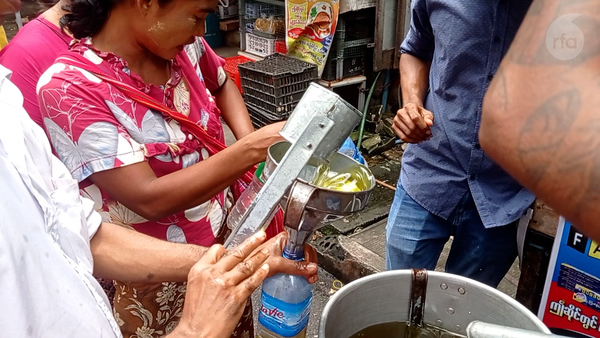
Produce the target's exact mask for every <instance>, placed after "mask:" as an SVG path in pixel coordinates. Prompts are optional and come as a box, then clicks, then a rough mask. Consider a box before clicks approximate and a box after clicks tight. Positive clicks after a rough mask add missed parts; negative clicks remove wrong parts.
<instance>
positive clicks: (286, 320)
mask: <svg viewBox="0 0 600 338" xmlns="http://www.w3.org/2000/svg"><path fill="white" fill-rule="evenodd" d="M283 257H285V258H287V259H292V260H298V261H300V260H302V259H303V258H304V246H303V245H299V246H293V245H291V244H289V243H288V245H287V246H286V247H285V249H284V251H283ZM312 290H313V285H312V284H309V283H308V281H307V280H306V278H304V277H301V276H294V275H286V274H281V273H280V274H277V275H275V276H273V277H271V278H267V279H265V281H264V282H263V285H262V294H261V302H260V312H259V314H258V330H257V337H261V338H280V337H287V338H289V337H293V338H303V337H306V326H307V324H308V318H309V315H310V304H311V302H312Z"/></svg>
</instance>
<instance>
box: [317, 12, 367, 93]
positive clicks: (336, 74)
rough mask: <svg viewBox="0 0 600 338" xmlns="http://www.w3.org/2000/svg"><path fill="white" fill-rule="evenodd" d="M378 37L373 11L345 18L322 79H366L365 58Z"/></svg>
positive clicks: (347, 15) (343, 17)
mask: <svg viewBox="0 0 600 338" xmlns="http://www.w3.org/2000/svg"><path fill="white" fill-rule="evenodd" d="M374 37H375V11H374V9H373V8H370V9H363V10H360V11H356V12H349V13H344V14H341V15H340V17H339V22H338V26H337V28H336V30H335V36H334V38H333V43H332V44H331V50H330V51H329V55H328V57H327V62H326V63H325V69H324V70H323V74H322V75H321V79H323V80H327V81H333V80H341V79H343V78H346V77H350V76H356V75H363V74H364V70H365V56H366V54H367V52H368V51H369V46H371V45H372V44H373V42H374Z"/></svg>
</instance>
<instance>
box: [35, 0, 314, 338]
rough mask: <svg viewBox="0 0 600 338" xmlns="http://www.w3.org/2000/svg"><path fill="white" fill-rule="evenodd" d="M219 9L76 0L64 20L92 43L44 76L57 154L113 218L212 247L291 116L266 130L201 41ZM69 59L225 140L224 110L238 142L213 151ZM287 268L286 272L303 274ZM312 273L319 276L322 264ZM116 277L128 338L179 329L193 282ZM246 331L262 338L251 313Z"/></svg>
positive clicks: (45, 106)
mask: <svg viewBox="0 0 600 338" xmlns="http://www.w3.org/2000/svg"><path fill="white" fill-rule="evenodd" d="M216 5H217V0H136V1H124V0H112V1H107V0H72V1H71V4H70V8H69V12H70V14H67V15H65V16H64V17H63V18H62V19H61V24H62V25H64V26H66V27H67V28H68V29H69V31H70V32H71V33H72V34H73V36H74V37H75V38H77V39H80V41H79V42H78V43H76V44H75V45H74V46H73V47H72V48H71V51H70V52H68V53H67V54H65V55H64V57H63V58H62V59H61V58H60V57H59V59H58V60H57V61H56V63H55V64H54V65H52V66H51V67H50V68H49V69H48V70H47V71H46V72H45V73H44V74H43V75H42V77H41V78H40V81H39V83H38V99H39V103H40V110H41V112H42V117H43V121H44V124H45V127H46V130H47V133H48V135H49V137H50V139H51V141H52V144H53V147H54V150H55V151H56V153H57V154H58V156H59V157H60V159H61V160H62V161H63V162H64V163H65V164H66V165H67V167H68V168H69V170H70V171H71V174H72V175H73V176H74V177H75V178H76V179H77V180H78V181H79V182H80V188H81V191H82V193H83V194H84V195H86V196H89V197H90V198H91V199H93V200H94V201H95V202H96V206H97V209H99V210H100V211H101V212H102V213H103V215H104V217H105V218H106V220H107V221H110V222H112V223H116V224H121V225H123V226H125V227H130V228H133V229H135V230H137V231H139V232H143V233H145V234H149V235H152V236H154V237H157V238H161V239H166V240H169V241H173V242H184V243H193V244H198V245H203V246H210V245H212V244H214V243H215V242H216V241H217V240H218V237H219V235H220V233H221V230H222V228H223V224H224V221H225V217H226V215H227V209H228V207H229V206H230V204H231V201H230V199H228V194H227V189H228V187H229V186H230V185H231V184H232V183H233V182H234V181H235V180H236V179H237V178H239V177H240V176H241V175H242V174H243V173H245V172H246V171H247V170H248V169H250V168H252V166H253V165H255V164H256V163H258V162H260V161H263V160H264V159H265V157H266V151H267V148H268V147H269V146H270V145H271V144H273V143H274V142H276V141H279V140H280V139H281V138H280V136H279V134H278V132H279V130H280V128H281V126H282V125H281V124H276V125H271V126H268V127H265V128H262V129H260V130H258V131H256V132H254V129H253V128H252V125H251V122H250V119H249V117H248V112H247V110H246V108H245V105H244V102H243V99H242V97H241V95H240V93H239V91H238V90H237V87H236V86H235V84H234V83H233V82H232V81H231V80H229V79H228V77H227V75H226V73H225V72H224V71H223V68H222V66H223V64H224V61H223V59H221V58H220V57H218V56H217V55H216V54H215V53H214V52H213V51H212V50H211V48H210V47H209V46H208V45H207V44H206V43H205V42H204V40H203V39H202V38H201V36H202V35H203V34H204V27H205V26H204V19H205V18H206V16H207V14H208V13H210V12H212V11H214V9H215V7H216ZM69 55H70V56H73V57H74V58H81V57H82V56H83V57H84V58H85V60H86V61H87V62H88V63H90V64H91V65H92V66H93V67H96V68H97V69H98V70H99V71H100V72H102V73H104V74H106V75H108V76H110V77H112V78H115V79H117V80H119V81H121V82H122V83H125V84H127V85H129V86H132V87H134V88H136V89H137V90H139V91H141V92H143V93H145V94H147V95H149V96H150V97H152V98H153V99H155V100H157V101H159V102H160V103H162V104H164V105H166V106H167V107H168V108H170V109H171V110H176V111H177V112H179V113H181V114H184V115H186V116H188V117H189V119H191V120H192V121H194V122H195V123H196V124H197V125H199V126H201V127H202V128H203V129H204V130H205V131H206V132H207V133H208V134H210V135H211V136H212V137H214V138H216V139H217V140H219V141H221V142H223V141H224V139H223V128H222V125H221V122H220V118H221V117H222V118H223V119H224V120H225V122H226V123H227V124H228V125H229V126H230V128H231V129H232V131H233V133H234V135H235V136H236V138H237V139H238V141H237V142H236V143H235V144H233V145H232V146H231V147H229V148H227V149H225V150H223V151H221V152H219V153H217V154H214V155H210V156H209V151H208V150H207V149H206V148H207V147H206V146H205V144H204V143H203V142H202V141H201V140H200V139H198V138H196V137H194V135H192V133H191V132H190V131H188V130H187V129H186V128H185V127H182V126H181V125H180V124H179V123H178V122H177V121H175V120H174V119H172V118H170V117H169V116H166V115H165V114H162V113H161V112H159V111H156V110H153V109H150V108H149V107H147V106H145V105H143V104H140V103H138V102H134V101H132V99H130V98H129V96H127V95H125V94H124V93H123V92H122V91H121V90H119V89H118V88H116V87H115V86H113V85H111V84H109V83H107V82H105V81H102V80H100V79H99V78H98V77H96V76H95V75H94V74H92V73H90V72H88V71H86V70H83V69H82V68H80V67H77V66H75V65H74V64H72V63H70V62H68V60H67V58H69ZM114 259H115V260H119V259H122V258H120V257H114ZM280 265H281V266H280V269H279V271H282V270H283V271H285V270H288V271H289V270H294V271H292V273H298V270H297V269H295V268H294V267H293V266H292V265H285V263H283V262H282V263H281V264H280ZM272 269H273V270H274V271H277V270H278V268H277V266H273V267H272ZM304 274H305V275H307V277H309V278H310V280H311V281H314V280H316V276H315V275H314V274H316V270H315V269H310V271H309V272H306V273H304ZM115 284H116V288H117V290H116V295H115V299H114V306H115V316H116V319H117V322H118V323H119V325H121V330H122V332H123V335H124V336H125V337H158V336H162V335H165V334H167V333H169V332H170V331H172V330H173V328H174V327H175V326H176V325H177V323H178V320H179V318H180V316H181V309H182V304H183V300H184V295H185V285H184V284H183V283H175V282H174V283H163V284H161V285H149V284H135V285H134V284H132V283H122V282H115ZM207 315H210V314H207ZM234 335H237V336H242V337H245V336H253V331H252V316H251V311H249V312H247V314H246V315H245V316H244V317H242V321H241V322H240V325H238V329H237V330H236V332H235V334H234Z"/></svg>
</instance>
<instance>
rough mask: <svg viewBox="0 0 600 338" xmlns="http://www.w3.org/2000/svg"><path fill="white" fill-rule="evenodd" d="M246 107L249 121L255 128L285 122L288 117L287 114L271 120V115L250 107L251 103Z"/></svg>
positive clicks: (252, 106)
mask: <svg viewBox="0 0 600 338" xmlns="http://www.w3.org/2000/svg"><path fill="white" fill-rule="evenodd" d="M246 107H247V108H248V113H249V114H250V120H251V121H252V125H254V127H255V128H262V127H264V126H266V125H269V124H271V123H275V122H280V121H285V120H287V118H288V117H289V116H290V115H289V114H287V115H281V116H279V117H276V118H273V117H272V115H271V114H269V113H268V112H265V111H264V110H262V109H260V108H258V107H256V106H254V105H252V104H251V103H248V104H247V105H246Z"/></svg>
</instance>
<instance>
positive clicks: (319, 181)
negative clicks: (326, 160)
mask: <svg viewBox="0 0 600 338" xmlns="http://www.w3.org/2000/svg"><path fill="white" fill-rule="evenodd" d="M372 180H373V174H371V172H370V171H369V170H368V169H367V168H366V167H364V166H361V165H356V166H351V167H348V168H346V170H344V171H343V172H334V171H332V170H331V169H330V167H329V165H327V164H322V165H320V166H319V167H318V168H317V174H316V177H315V179H314V180H313V182H312V183H313V184H314V185H316V186H319V187H321V188H325V189H330V190H337V191H344V192H358V191H363V190H367V189H369V187H370V186H371V181H372Z"/></svg>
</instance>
